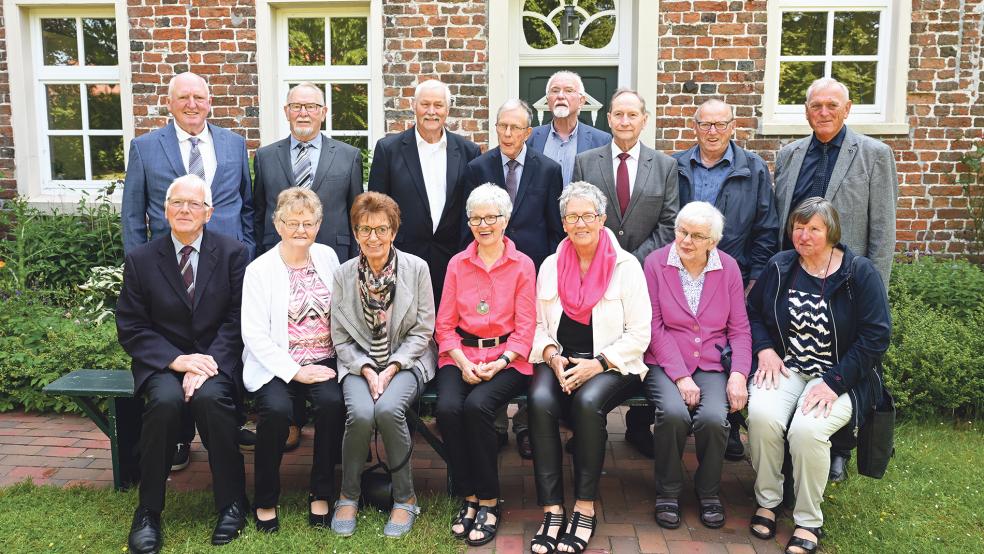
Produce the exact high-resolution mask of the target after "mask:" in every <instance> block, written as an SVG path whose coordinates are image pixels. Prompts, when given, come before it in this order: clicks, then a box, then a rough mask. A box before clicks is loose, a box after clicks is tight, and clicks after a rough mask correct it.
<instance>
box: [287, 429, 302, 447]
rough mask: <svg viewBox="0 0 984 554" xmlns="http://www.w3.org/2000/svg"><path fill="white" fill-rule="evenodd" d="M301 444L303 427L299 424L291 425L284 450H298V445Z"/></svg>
mask: <svg viewBox="0 0 984 554" xmlns="http://www.w3.org/2000/svg"><path fill="white" fill-rule="evenodd" d="M300 445H301V428H300V427H298V426H297V425H291V426H290V429H289V430H288V432H287V441H286V442H284V452H290V451H291V450H296V449H297V447H298V446H300Z"/></svg>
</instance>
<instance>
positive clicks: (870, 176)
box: [774, 127, 899, 289]
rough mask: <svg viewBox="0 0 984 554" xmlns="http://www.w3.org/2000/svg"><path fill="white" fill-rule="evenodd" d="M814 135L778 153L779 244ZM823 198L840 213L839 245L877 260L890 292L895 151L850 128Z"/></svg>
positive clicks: (895, 199) (896, 183)
mask: <svg viewBox="0 0 984 554" xmlns="http://www.w3.org/2000/svg"><path fill="white" fill-rule="evenodd" d="M812 136H813V135H810V136H807V137H805V138H801V139H799V140H797V141H796V142H793V143H791V144H788V145H786V146H784V147H783V148H782V149H781V150H779V154H777V155H776V172H775V179H774V182H775V184H776V203H777V206H778V208H779V242H780V244H781V243H782V238H783V236H784V234H785V233H786V226H787V224H788V217H789V212H790V210H791V209H792V208H793V206H790V203H791V202H792V199H793V189H795V188H796V179H797V178H798V177H799V173H800V169H801V168H802V167H803V159H804V158H806V151H807V149H808V148H809V147H810V139H811V138H812ZM825 198H826V199H827V200H829V201H830V202H831V204H833V205H834V207H835V208H837V213H838V214H839V215H840V224H841V240H840V241H841V242H842V243H844V244H846V245H847V246H848V247H849V248H850V249H851V250H852V251H853V252H854V253H855V254H860V255H862V256H865V257H866V258H868V259H870V260H871V261H872V262H874V264H875V268H876V269H877V270H878V274H879V275H880V276H881V278H882V281H883V282H884V283H885V288H886V289H887V288H888V279H889V277H890V276H891V275H892V257H893V256H894V254H895V207H896V204H897V203H898V199H899V176H898V173H896V171H895V156H894V155H893V154H892V149H891V148H889V146H888V145H887V144H885V143H884V142H881V141H879V140H875V139H873V138H871V137H868V136H865V135H862V134H860V133H855V132H854V131H852V130H851V128H850V127H848V128H847V133H846V134H845V135H844V142H843V143H842V144H841V151H840V154H839V155H838V156H837V163H836V164H834V170H833V172H832V173H831V174H830V184H829V185H828V186H827V194H826V196H825Z"/></svg>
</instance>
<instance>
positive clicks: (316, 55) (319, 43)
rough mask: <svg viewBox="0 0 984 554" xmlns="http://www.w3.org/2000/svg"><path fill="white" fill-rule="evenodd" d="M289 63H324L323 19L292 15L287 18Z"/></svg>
mask: <svg viewBox="0 0 984 554" xmlns="http://www.w3.org/2000/svg"><path fill="white" fill-rule="evenodd" d="M287 42H288V48H289V56H290V61H289V62H288V63H289V64H290V65H325V19H324V18H323V17H292V18H290V19H288V20H287Z"/></svg>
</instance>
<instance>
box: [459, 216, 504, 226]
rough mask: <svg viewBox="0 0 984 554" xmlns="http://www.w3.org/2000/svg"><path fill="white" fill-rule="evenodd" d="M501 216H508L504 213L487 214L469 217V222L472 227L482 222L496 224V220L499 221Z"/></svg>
mask: <svg viewBox="0 0 984 554" xmlns="http://www.w3.org/2000/svg"><path fill="white" fill-rule="evenodd" d="M500 217H506V216H504V215H502V214H499V215H487V216H485V217H469V218H468V224H469V225H471V226H472V227H478V226H479V225H481V224H483V223H484V224H486V225H495V222H496V221H499V218H500Z"/></svg>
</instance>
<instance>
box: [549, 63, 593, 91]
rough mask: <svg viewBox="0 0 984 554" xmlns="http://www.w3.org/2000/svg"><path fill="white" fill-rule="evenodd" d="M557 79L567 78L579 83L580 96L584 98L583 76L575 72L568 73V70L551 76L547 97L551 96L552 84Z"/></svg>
mask: <svg viewBox="0 0 984 554" xmlns="http://www.w3.org/2000/svg"><path fill="white" fill-rule="evenodd" d="M557 77H566V78H568V79H572V80H573V81H574V82H575V83H577V92H578V94H580V95H582V96H584V82H583V81H581V76H580V75H578V74H577V73H574V72H573V71H567V70H566V69H565V70H562V71H558V72H556V73H554V74H553V75H551V76H550V78H549V79H547V86H546V93H547V96H549V95H550V84H551V83H553V81H554V79H556V78H557Z"/></svg>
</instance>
